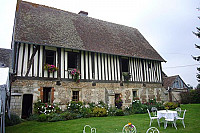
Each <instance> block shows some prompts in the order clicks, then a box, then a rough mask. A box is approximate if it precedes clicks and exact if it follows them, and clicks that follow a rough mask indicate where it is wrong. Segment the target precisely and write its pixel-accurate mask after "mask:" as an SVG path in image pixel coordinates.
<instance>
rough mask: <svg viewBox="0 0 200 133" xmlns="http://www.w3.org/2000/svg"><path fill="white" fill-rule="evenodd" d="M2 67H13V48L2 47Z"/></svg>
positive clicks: (0, 62)
mask: <svg viewBox="0 0 200 133" xmlns="http://www.w3.org/2000/svg"><path fill="white" fill-rule="evenodd" d="M0 67H11V49H4V48H0Z"/></svg>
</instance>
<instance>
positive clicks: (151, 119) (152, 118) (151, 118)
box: [147, 109, 160, 127]
mask: <svg viewBox="0 0 200 133" xmlns="http://www.w3.org/2000/svg"><path fill="white" fill-rule="evenodd" d="M147 112H148V114H149V118H150V124H149V126H151V122H152V121H153V120H154V119H157V122H158V126H159V127H160V122H159V118H158V117H151V113H150V112H149V110H148V109H147Z"/></svg>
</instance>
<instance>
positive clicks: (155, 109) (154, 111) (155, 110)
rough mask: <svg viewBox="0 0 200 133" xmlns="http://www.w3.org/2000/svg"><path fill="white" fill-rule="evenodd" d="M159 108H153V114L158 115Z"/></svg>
mask: <svg viewBox="0 0 200 133" xmlns="http://www.w3.org/2000/svg"><path fill="white" fill-rule="evenodd" d="M157 111H158V109H157V108H156V107H152V108H151V112H152V113H153V116H157Z"/></svg>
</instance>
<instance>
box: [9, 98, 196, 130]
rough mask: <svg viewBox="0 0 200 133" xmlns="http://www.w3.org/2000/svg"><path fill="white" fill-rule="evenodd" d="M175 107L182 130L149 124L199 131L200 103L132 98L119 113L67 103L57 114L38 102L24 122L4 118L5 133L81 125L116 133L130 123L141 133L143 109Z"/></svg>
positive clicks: (113, 109) (54, 108) (92, 105)
mask: <svg viewBox="0 0 200 133" xmlns="http://www.w3.org/2000/svg"><path fill="white" fill-rule="evenodd" d="M178 106H180V107H181V108H182V109H187V113H186V117H185V125H186V128H183V126H182V124H181V122H177V127H178V130H175V129H174V128H172V127H171V126H169V127H168V128H167V129H164V128H163V124H161V127H160V128H158V125H157V123H156V121H155V122H153V123H152V126H155V127H157V128H158V129H159V130H160V131H161V132H163V133H164V132H192V131H193V132H196V131H199V129H200V127H199V125H198V123H199V122H200V119H198V118H200V113H199V109H200V104H185V105H179V104H176V103H172V102H167V103H160V102H156V99H149V102H147V103H141V102H140V101H139V100H137V99H136V100H134V101H133V103H132V106H130V107H125V108H124V109H123V110H122V109H121V108H117V107H110V106H109V105H106V104H105V103H103V102H102V101H100V102H98V104H95V103H82V102H70V103H68V104H67V109H66V110H65V111H61V109H60V108H59V106H58V105H56V104H48V103H42V102H41V100H38V102H37V103H35V105H34V115H31V116H30V117H29V118H28V119H26V120H21V119H19V118H18V117H17V116H16V115H12V119H11V120H9V121H8V119H7V122H6V125H7V127H6V132H7V133H26V132H32V133H38V132H44V133H45V132H48V133H51V132H56V133H57V132H58V133H62V132H63V133H64V132H65V133H66V132H69V133H81V132H82V131H83V127H84V125H91V126H92V127H95V128H96V129H97V132H99V133H117V132H121V131H122V128H123V126H124V125H126V124H128V123H130V122H131V123H132V124H133V125H135V126H136V128H137V132H141V133H142V132H145V131H146V130H147V129H148V128H149V122H150V119H149V116H148V114H147V111H146V110H147V109H151V107H156V108H158V110H161V109H166V108H168V109H175V108H176V107H178ZM17 123H20V124H17ZM15 124H17V125H15Z"/></svg>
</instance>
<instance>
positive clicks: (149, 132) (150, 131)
mask: <svg viewBox="0 0 200 133" xmlns="http://www.w3.org/2000/svg"><path fill="white" fill-rule="evenodd" d="M146 133H160V132H159V130H158V129H157V128H156V127H150V128H149V129H148V130H147V132H146Z"/></svg>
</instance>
